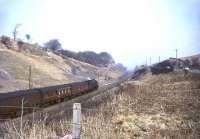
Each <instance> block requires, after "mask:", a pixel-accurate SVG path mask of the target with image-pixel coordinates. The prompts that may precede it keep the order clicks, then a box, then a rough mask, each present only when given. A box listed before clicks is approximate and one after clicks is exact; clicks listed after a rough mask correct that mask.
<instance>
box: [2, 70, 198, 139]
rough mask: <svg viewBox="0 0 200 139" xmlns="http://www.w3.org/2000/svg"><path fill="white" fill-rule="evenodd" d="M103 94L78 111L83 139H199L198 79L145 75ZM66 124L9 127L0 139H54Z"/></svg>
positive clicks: (65, 130)
mask: <svg viewBox="0 0 200 139" xmlns="http://www.w3.org/2000/svg"><path fill="white" fill-rule="evenodd" d="M105 94H107V96H106V97H105V96H104V97H103V96H99V97H96V98H94V99H93V101H94V102H101V103H93V104H94V105H93V106H92V107H91V106H89V105H88V106H84V107H83V108H82V109H83V111H82V125H81V138H82V139H134V138H145V139H161V138H165V139H168V138H169V139H198V138H200V75H192V74H188V75H186V76H184V74H182V73H170V74H165V75H151V74H149V73H148V74H146V75H144V76H142V77H140V79H139V80H137V81H134V80H130V81H128V82H125V83H124V84H123V85H121V86H120V87H118V88H114V89H112V90H110V91H108V92H106V93H105ZM105 98H106V99H105ZM71 123H72V121H71V119H70V118H67V120H61V121H59V122H58V121H57V122H53V121H52V122H51V123H45V122H44V121H35V122H33V123H32V124H28V122H27V124H25V125H24V126H21V128H17V129H16V128H15V126H14V125H13V124H9V125H7V131H8V132H9V133H8V134H6V136H5V137H7V138H15V139H16V138H28V139H29V138H30V139H33V138H37V139H44V138H48V139H50V138H52V139H54V138H58V137H62V136H64V135H66V134H70V133H71V129H72V127H71Z"/></svg>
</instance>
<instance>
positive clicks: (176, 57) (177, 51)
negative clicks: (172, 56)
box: [176, 49, 178, 60]
mask: <svg viewBox="0 0 200 139" xmlns="http://www.w3.org/2000/svg"><path fill="white" fill-rule="evenodd" d="M177 58H178V49H176V60H177Z"/></svg>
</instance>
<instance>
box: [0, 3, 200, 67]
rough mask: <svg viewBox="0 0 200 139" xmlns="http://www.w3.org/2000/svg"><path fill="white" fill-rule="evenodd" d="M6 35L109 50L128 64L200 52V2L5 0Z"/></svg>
mask: <svg viewBox="0 0 200 139" xmlns="http://www.w3.org/2000/svg"><path fill="white" fill-rule="evenodd" d="M0 7H1V8H0V35H7V36H12V31H13V29H14V27H15V25H16V24H19V23H20V24H22V25H21V26H20V27H19V28H18V32H19V35H18V38H20V39H25V37H24V36H25V34H30V35H31V38H32V42H33V43H35V42H38V43H39V44H41V45H42V44H44V43H45V42H47V41H48V40H50V39H58V40H59V41H60V42H61V44H62V47H63V48H64V49H68V50H71V51H76V52H78V51H86V50H90V51H95V52H97V53H99V52H102V51H106V52H108V53H110V54H111V55H112V56H113V58H114V60H115V61H116V62H120V63H123V64H124V65H125V66H127V67H128V68H133V67H135V65H141V64H145V63H146V61H147V62H148V63H150V58H151V62H152V63H156V62H158V57H159V56H160V58H161V60H164V59H167V58H169V57H175V50H176V49H178V56H179V57H184V56H189V55H193V54H198V53H200V45H199V36H200V9H199V7H200V0H0Z"/></svg>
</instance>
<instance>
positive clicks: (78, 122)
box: [0, 103, 121, 139]
mask: <svg viewBox="0 0 200 139" xmlns="http://www.w3.org/2000/svg"><path fill="white" fill-rule="evenodd" d="M0 107H8V108H10V107H15V108H23V111H24V112H25V110H26V109H29V110H30V109H32V110H33V111H42V108H35V107H34V108H33V107H17V106H0ZM66 111H67V112H68V114H67V115H66V116H67V117H68V115H69V114H71V115H72V117H71V118H69V119H67V120H63V121H60V124H61V125H62V122H63V124H64V125H65V126H66V127H67V128H68V130H67V132H66V133H65V134H66V135H65V136H63V135H62V136H63V137H58V136H56V137H53V138H55V139H80V137H81V133H82V134H83V136H84V137H85V136H87V135H86V132H87V133H88V132H90V131H95V133H96V132H98V134H99V136H101V134H102V135H103V134H104V135H103V136H104V137H102V138H112V137H111V130H113V129H115V130H116V131H120V130H121V128H120V125H117V124H111V122H109V123H106V124H105V121H102V122H101V123H100V122H99V121H98V122H97V121H92V120H91V121H88V120H87V121H86V120H85V116H83V117H82V116H81V113H82V112H83V113H85V112H86V115H87V114H88V115H90V114H91V115H93V114H95V113H101V112H105V113H109V111H108V110H103V109H94V108H82V107H81V104H80V103H74V104H73V107H72V108H67V109H66ZM21 113H22V114H23V112H21ZM61 113H62V112H61ZM32 114H33V119H32V121H30V122H34V113H32ZM43 114H44V113H43ZM62 115H63V114H62ZM84 115H85V114H84ZM93 116H94V117H95V115H93ZM93 116H92V117H93ZM44 117H45V116H44ZM108 119H109V117H108ZM14 120H15V119H14ZM18 120H20V124H19V125H13V126H14V130H13V131H9V130H7V129H3V128H2V129H1V127H0V138H1V137H5V136H6V137H12V136H18V137H19V138H20V139H21V138H23V136H24V135H23V134H25V133H23V131H22V130H23V128H24V127H23V126H26V122H27V121H28V120H27V119H25V118H24V119H23V115H21V117H19V118H18ZM102 120H103V119H102ZM2 121H4V123H7V122H8V123H9V122H11V123H12V122H13V120H12V119H0V122H2ZM44 121H45V118H44ZM57 121H59V119H57V120H55V123H57V124H58V125H56V126H59V122H57ZM51 122H52V123H53V122H54V121H51ZM47 124H48V123H47ZM102 131H104V132H105V131H106V132H107V133H102ZM93 135H94V134H93V133H89V136H90V137H89V138H92V136H93ZM94 136H95V135H94ZM105 136H106V137H105ZM51 137H52V136H51Z"/></svg>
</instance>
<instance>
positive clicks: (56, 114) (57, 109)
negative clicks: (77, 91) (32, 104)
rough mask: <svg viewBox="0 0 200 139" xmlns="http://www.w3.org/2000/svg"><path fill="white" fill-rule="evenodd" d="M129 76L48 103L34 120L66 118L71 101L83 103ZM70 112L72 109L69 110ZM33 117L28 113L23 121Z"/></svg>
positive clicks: (16, 120) (16, 119)
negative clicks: (80, 94) (74, 96)
mask: <svg viewBox="0 0 200 139" xmlns="http://www.w3.org/2000/svg"><path fill="white" fill-rule="evenodd" d="M128 79H129V76H126V77H124V78H123V79H120V80H118V81H114V82H112V83H106V84H104V85H103V86H100V87H99V88H98V90H96V91H93V92H90V93H88V94H85V95H82V96H79V97H76V98H73V99H70V100H67V101H65V102H61V103H57V104H54V105H50V106H49V107H45V108H39V109H38V110H36V109H37V108H36V109H35V110H36V111H35V112H34V120H42V119H45V120H46V121H51V120H53V119H59V120H60V119H62V118H63V117H65V118H66V114H67V113H69V112H70V111H69V110H70V109H72V105H73V103H82V104H83V105H84V104H85V102H87V101H88V100H90V99H92V98H93V97H95V96H98V95H102V93H104V92H106V91H107V90H110V89H112V88H114V87H117V86H120V84H121V83H123V82H124V81H126V80H128ZM71 112H72V111H71ZM32 119H33V113H28V114H26V115H24V116H23V120H24V121H27V120H29V121H31V120H32ZM20 120H21V117H18V118H15V119H6V120H5V121H3V120H0V122H1V123H4V122H6V121H12V122H16V123H18V122H20Z"/></svg>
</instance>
